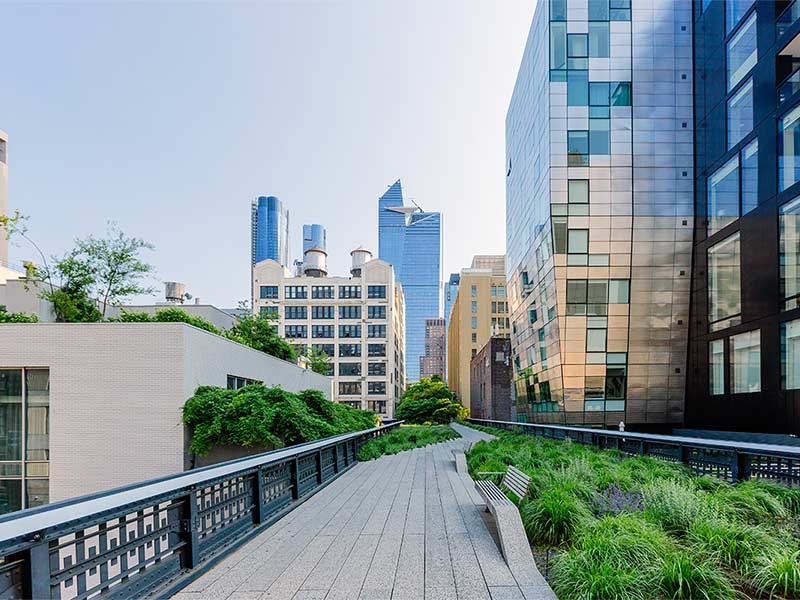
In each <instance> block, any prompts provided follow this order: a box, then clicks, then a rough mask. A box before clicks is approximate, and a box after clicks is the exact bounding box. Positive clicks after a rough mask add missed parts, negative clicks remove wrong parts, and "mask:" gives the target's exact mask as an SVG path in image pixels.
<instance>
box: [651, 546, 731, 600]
mask: <svg viewBox="0 0 800 600" xmlns="http://www.w3.org/2000/svg"><path fill="white" fill-rule="evenodd" d="M659 587H660V590H661V595H662V596H663V597H664V598H670V599H672V600H700V599H703V600H728V599H733V598H735V597H736V591H735V590H734V588H733V585H732V584H731V581H730V577H729V576H728V574H727V573H725V572H724V571H723V570H722V569H720V567H719V566H718V565H716V564H715V563H714V562H713V561H710V560H709V559H708V558H707V557H705V556H701V555H697V554H689V553H688V552H686V551H684V550H680V551H677V552H671V553H669V554H667V555H666V556H665V557H664V561H663V563H662V565H661V573H660V582H659Z"/></svg>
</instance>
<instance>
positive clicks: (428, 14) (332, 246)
mask: <svg viewBox="0 0 800 600" xmlns="http://www.w3.org/2000/svg"><path fill="white" fill-rule="evenodd" d="M535 4H536V2H535V0H396V1H395V0H392V1H389V0H350V1H346V0H342V1H330V2H321V1H320V2H304V1H300V0H298V1H285V2H265V1H262V2H254V3H248V4H232V3H223V2H218V3H206V4H201V3H188V2H181V3H175V4H158V3H144V2H141V3H138V2H137V3H134V2H131V3H117V2H106V3H103V4H83V3H81V4H78V3H75V2H64V3H58V4H44V3H32V2H24V3H23V2H21V3H17V4H15V3H10V4H9V3H8V2H3V3H0V23H2V24H3V58H2V63H1V64H2V69H0V72H2V81H1V82H0V129H4V130H5V131H7V132H8V134H9V203H10V208H12V209H14V208H17V209H19V210H20V211H21V212H23V213H24V214H27V215H29V216H30V223H29V227H30V235H31V236H32V237H34V238H35V239H36V240H37V241H38V242H39V244H40V245H41V246H43V247H44V248H45V249H46V252H47V253H48V254H61V253H63V252H64V251H65V250H67V249H68V248H69V247H70V245H71V242H72V240H73V239H74V238H75V237H83V236H86V235H88V234H91V233H95V234H101V233H103V232H104V231H105V228H106V222H107V221H109V220H111V221H116V222H117V223H118V224H119V225H120V227H121V228H122V229H123V231H125V232H126V233H127V234H129V235H135V236H139V237H143V238H146V239H147V240H149V241H151V242H153V243H154V244H155V245H156V251H155V252H154V253H149V254H148V256H147V258H148V260H149V262H151V263H152V264H154V265H155V266H156V268H157V274H156V276H155V279H154V281H153V284H154V285H155V286H156V287H158V288H160V287H161V285H160V281H163V280H177V281H183V282H185V283H186V284H187V286H188V290H189V291H190V292H191V293H193V294H194V295H195V296H199V297H200V298H202V300H203V301H204V302H211V303H214V304H216V305H218V306H234V305H235V304H236V302H237V301H238V300H240V299H244V298H246V297H248V296H249V281H250V275H249V260H250V229H249V207H250V200H251V198H252V197H253V196H256V195H276V196H279V197H280V198H281V199H282V200H283V201H284V202H285V203H287V204H288V206H289V207H290V211H291V219H292V229H293V233H292V235H293V239H292V253H293V254H295V255H297V254H298V250H299V249H300V247H301V241H300V238H301V226H302V224H303V223H308V222H319V223H322V224H324V225H325V226H326V227H327V229H328V251H329V254H330V255H331V259H330V267H331V270H332V271H333V272H334V273H345V272H346V270H347V266H348V264H349V251H350V250H351V249H352V248H354V247H355V246H357V245H359V244H364V245H365V246H367V247H369V248H371V249H373V250H375V249H376V246H377V214H376V205H377V197H378V196H379V195H380V194H382V193H383V192H384V190H385V189H386V187H387V186H388V185H390V184H391V183H393V182H394V181H395V180H396V179H398V178H401V179H402V180H403V186H404V189H405V191H406V195H407V197H411V198H413V199H415V200H416V202H417V203H419V204H420V205H421V206H422V207H423V208H425V209H426V210H437V211H441V212H442V213H443V214H444V236H445V240H444V242H445V244H444V247H445V252H444V266H445V272H444V276H445V278H446V277H447V274H448V273H450V272H454V271H458V270H459V269H460V268H462V267H464V266H468V265H469V261H470V258H471V257H472V255H473V254H481V253H502V252H503V251H504V247H505V182H504V177H505V172H504V157H505V147H504V135H505V133H504V121H505V113H506V108H507V106H508V100H509V98H510V95H511V91H512V88H513V84H514V80H515V78H516V73H517V69H518V66H519V62H520V59H521V56H522V50H523V47H524V44H525V38H526V36H527V31H528V28H529V25H530V21H531V17H532V15H533V10H534V7H535ZM33 256H34V255H33V253H32V252H31V250H30V249H29V248H28V247H26V246H22V245H18V246H12V248H11V259H12V261H21V260H22V259H27V258H33ZM160 293H161V292H160V290H159V296H160Z"/></svg>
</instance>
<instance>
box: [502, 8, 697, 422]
mask: <svg viewBox="0 0 800 600" xmlns="http://www.w3.org/2000/svg"><path fill="white" fill-rule="evenodd" d="M692 75H693V70H692V3H691V2H688V1H686V0H590V1H589V2H587V1H586V0H541V1H540V2H539V3H538V5H537V7H536V11H535V14H534V18H533V23H532V25H531V29H530V33H529V36H528V41H527V45H526V48H525V52H524V55H523V57H522V64H521V66H520V69H519V74H518V76H517V81H516V85H515V88H514V92H513V96H512V99H511V103H510V106H509V109H508V115H507V118H506V157H507V164H506V172H507V177H506V190H507V192H506V251H507V276H508V282H509V297H510V303H511V310H512V336H511V338H512V351H513V362H514V377H515V384H516V401H517V404H516V413H517V415H516V416H517V418H518V419H519V420H525V419H528V420H532V421H537V422H549V423H566V424H572V423H576V424H589V425H609V426H616V425H617V424H618V423H619V421H624V422H625V423H628V424H631V425H639V426H646V425H647V426H650V425H652V426H663V425H664V424H669V423H680V422H681V421H682V420H683V417H684V394H685V383H686V347H687V335H688V333H687V330H688V325H689V286H690V279H691V274H690V270H691V252H692V233H693V220H694V219H693V217H694V214H693V198H692V179H693V168H694V167H693V154H692V144H693V119H692V89H693V88H692V81H693V77H692Z"/></svg>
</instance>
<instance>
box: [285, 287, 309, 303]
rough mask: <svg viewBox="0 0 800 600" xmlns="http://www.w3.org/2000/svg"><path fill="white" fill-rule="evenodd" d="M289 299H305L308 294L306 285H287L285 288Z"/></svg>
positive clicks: (286, 296)
mask: <svg viewBox="0 0 800 600" xmlns="http://www.w3.org/2000/svg"><path fill="white" fill-rule="evenodd" d="M283 295H284V298H286V299H287V300H304V299H305V298H307V296H308V288H306V286H304V285H287V286H286V287H284V288H283Z"/></svg>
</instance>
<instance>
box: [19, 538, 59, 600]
mask: <svg viewBox="0 0 800 600" xmlns="http://www.w3.org/2000/svg"><path fill="white" fill-rule="evenodd" d="M27 554H28V556H27V560H26V562H27V563H28V565H27V566H28V569H27V570H28V573H27V578H26V579H27V587H28V588H29V589H27V590H26V592H27V593H26V597H27V598H37V599H38V598H50V597H51V595H50V545H49V544H48V543H47V542H39V543H38V544H36V545H35V546H33V547H32V548H31V549H30V550H28V552H27ZM57 566H58V565H56V567H57Z"/></svg>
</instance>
